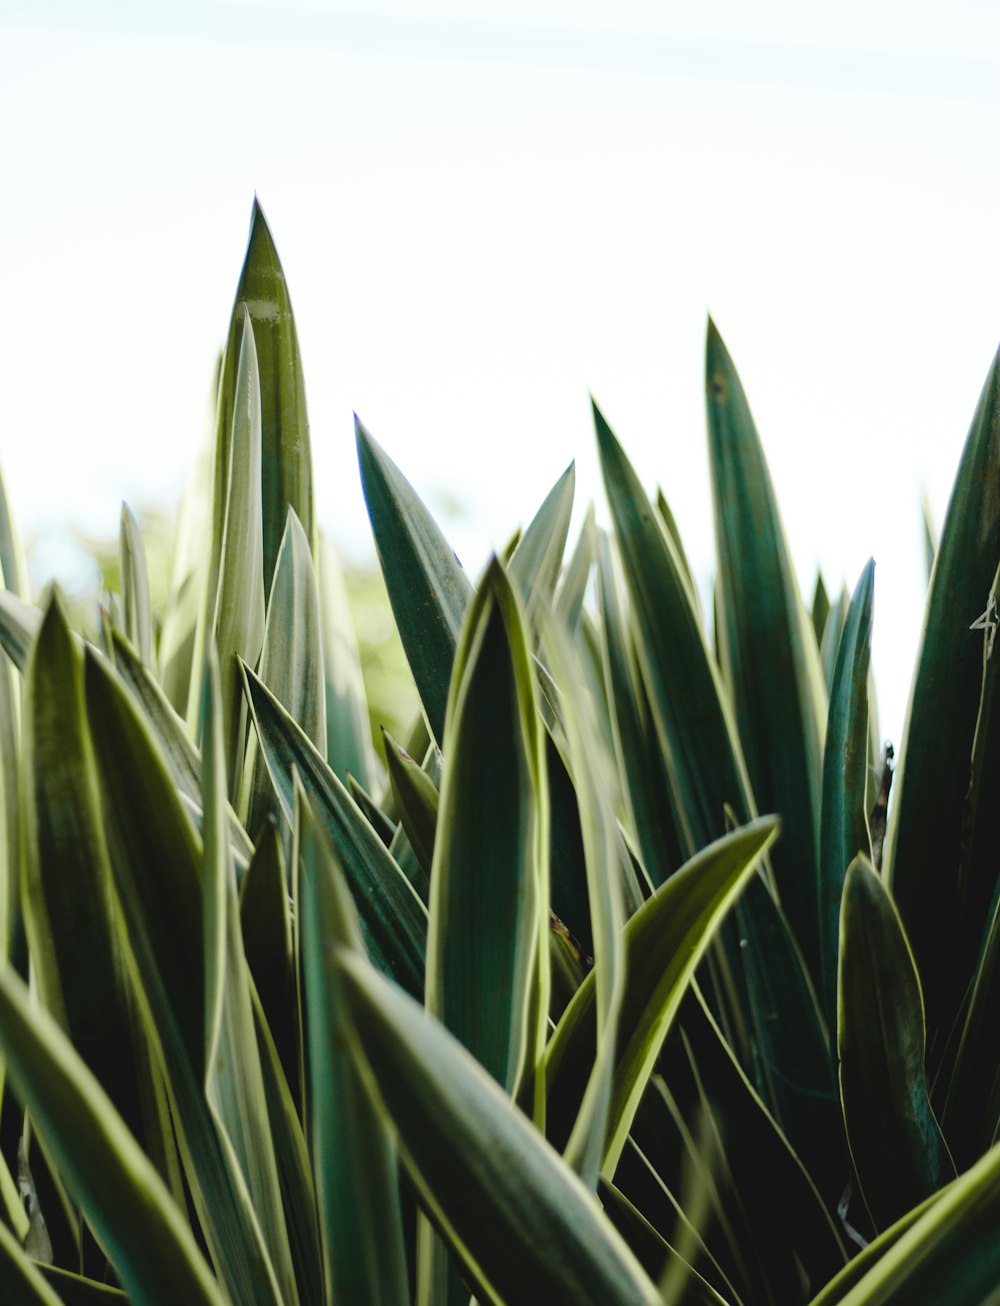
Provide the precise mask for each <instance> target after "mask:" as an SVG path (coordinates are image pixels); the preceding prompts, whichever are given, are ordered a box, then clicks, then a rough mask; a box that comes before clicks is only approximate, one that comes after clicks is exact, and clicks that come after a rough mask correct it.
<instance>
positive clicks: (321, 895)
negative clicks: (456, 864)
mask: <svg viewBox="0 0 1000 1306" xmlns="http://www.w3.org/2000/svg"><path fill="white" fill-rule="evenodd" d="M296 821H297V832H296V833H297V853H298V874H299V894H298V901H299V904H300V909H301V926H300V930H301V935H300V947H301V956H302V972H303V983H304V1000H305V1009H306V1032H307V1043H308V1053H309V1055H308V1062H309V1074H310V1082H311V1091H310V1101H311V1110H310V1120H311V1128H312V1144H313V1168H314V1172H315V1175H316V1186H317V1197H318V1202H319V1214H320V1221H321V1225H322V1229H323V1234H324V1239H323V1241H324V1246H325V1249H326V1275H327V1296H328V1300H332V1301H345V1302H353V1301H356V1302H371V1303H372V1304H373V1306H375V1304H376V1303H384V1306H395V1304H396V1303H397V1302H398V1303H402V1302H406V1301H407V1300H409V1292H408V1287H407V1267H406V1252H405V1247H404V1242H403V1226H402V1214H401V1207H400V1197H399V1180H398V1174H397V1168H396V1158H395V1155H394V1152H393V1149H392V1146H391V1143H390V1141H389V1135H388V1132H387V1130H386V1126H385V1122H384V1120H383V1119H382V1117H381V1116H380V1115H379V1113H378V1111H377V1108H376V1107H375V1106H374V1105H373V1103H372V1102H371V1100H370V1098H369V1096H368V1094H367V1093H366V1091H365V1089H364V1087H363V1086H362V1083H361V1080H360V1076H359V1071H358V1068H357V1066H356V1064H355V1062H354V1061H353V1059H352V1058H351V1057H350V1056H349V1055H348V1053H347V1038H348V1034H347V1021H348V1010H349V1006H348V1002H347V1000H346V998H345V997H344V995H343V993H342V989H343V980H342V972H341V971H340V969H339V967H338V966H337V965H336V963H335V961H334V951H335V949H337V948H346V949H350V950H352V951H353V952H355V953H357V954H359V955H363V954H362V946H363V945H362V942H361V932H360V927H359V925H358V919H357V913H356V910H355V907H354V903H353V901H352V900H351V896H350V893H349V892H348V889H347V886H346V884H345V883H344V879H343V873H342V872H341V871H340V869H339V868H338V867H337V865H336V862H335V860H334V854H333V852H332V850H331V848H330V845H329V843H328V841H327V840H326V838H325V836H324V835H323V833H322V830H321V828H320V824H319V821H318V820H317V817H316V815H315V813H314V812H313V810H312V809H311V807H310V804H309V800H308V799H307V798H306V796H305V793H304V791H303V790H302V787H301V785H300V786H299V788H298V791H297V796H296Z"/></svg>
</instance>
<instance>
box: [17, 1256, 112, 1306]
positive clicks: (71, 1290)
mask: <svg viewBox="0 0 1000 1306" xmlns="http://www.w3.org/2000/svg"><path fill="white" fill-rule="evenodd" d="M38 1268H39V1270H40V1271H41V1273H42V1276H43V1277H44V1279H45V1281H46V1283H47V1284H48V1285H49V1287H50V1288H54V1289H55V1290H56V1291H57V1292H58V1294H59V1300H60V1302H62V1304H63V1306H128V1297H127V1296H126V1295H125V1293H123V1292H121V1291H120V1290H119V1289H118V1288H111V1287H109V1286H108V1284H106V1283H97V1282H96V1281H95V1280H94V1279H87V1278H84V1276H83V1275H82V1274H73V1273H72V1272H71V1271H70V1270H60V1269H57V1267H56V1266H54V1265H39V1266H38Z"/></svg>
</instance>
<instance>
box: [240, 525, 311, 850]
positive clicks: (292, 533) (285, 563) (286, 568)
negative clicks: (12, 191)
mask: <svg viewBox="0 0 1000 1306" xmlns="http://www.w3.org/2000/svg"><path fill="white" fill-rule="evenodd" d="M260 677H261V679H262V680H263V681H264V683H265V684H266V685H268V686H269V687H270V689H271V692H272V693H273V694H274V696H275V697H276V698H277V699H278V701H279V702H280V703H281V705H282V706H283V707H284V708H285V710H286V711H287V712H288V713H289V715H290V716H291V717H292V718H293V719H294V720H295V721H297V722H298V724H299V725H300V726H301V727H302V729H303V730H304V731H305V732H306V734H307V735H308V736H309V738H310V739H311V740H312V741H313V743H314V744H315V745H316V747H317V748H318V749H319V751H320V752H321V753H323V754H324V755H325V754H326V688H325V684H324V679H323V648H322V643H321V623H320V607H319V591H318V589H317V586H316V574H315V572H314V571H313V564H312V557H311V555H310V552H309V541H308V540H307V539H306V535H305V531H304V530H303V529H302V525H301V523H300V522H299V519H298V517H296V515H295V510H294V508H289V510H288V520H287V522H286V524H285V533H284V535H283V536H282V540H281V548H280V550H279V551H278V561H277V564H276V566H275V569H274V580H273V581H272V583H271V594H270V598H269V599H268V603H267V621H266V624H265V626H264V643H263V648H262V650H261V655H260ZM244 782H245V783H246V784H247V785H248V791H247V794H246V804H245V805H246V810H247V812H248V813H249V820H248V821H247V828H248V829H250V830H252V831H256V830H257V828H258V827H259V825H260V823H261V821H263V820H264V818H265V816H267V815H268V813H269V811H270V810H271V805H272V803H274V802H275V800H274V798H273V794H272V790H271V785H270V781H269V780H268V778H267V768H266V766H265V765H264V763H263V761H262V760H261V759H260V758H259V756H258V754H257V747H256V744H255V742H254V738H253V737H252V738H251V741H250V745H249V746H248V748H247V763H246V770H245V773H244Z"/></svg>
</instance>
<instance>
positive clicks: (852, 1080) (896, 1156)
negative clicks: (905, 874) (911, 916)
mask: <svg viewBox="0 0 1000 1306" xmlns="http://www.w3.org/2000/svg"><path fill="white" fill-rule="evenodd" d="M840 930H841V935H840V974H839V984H838V1002H839V1021H838V1028H837V1042H838V1046H839V1052H840V1090H841V1096H842V1098H843V1103H844V1118H845V1120H846V1121H847V1137H848V1141H849V1143H850V1147H851V1156H852V1158H853V1160H854V1168H855V1171H856V1173H857V1176H858V1182H859V1183H860V1186H861V1193H862V1196H863V1197H864V1200H865V1205H866V1206H867V1207H868V1210H869V1213H870V1214H871V1217H872V1220H873V1221H874V1224H875V1227H876V1228H877V1229H886V1228H888V1227H889V1225H891V1224H892V1223H893V1221H895V1220H898V1219H899V1218H900V1217H901V1216H903V1215H905V1213H906V1212H907V1211H908V1210H909V1209H910V1208H911V1207H913V1206H916V1205H917V1203H918V1202H921V1201H923V1199H924V1198H925V1197H929V1196H930V1195H931V1194H932V1193H933V1192H935V1191H936V1190H937V1189H939V1188H941V1187H942V1186H943V1185H944V1184H946V1183H947V1182H948V1180H949V1179H953V1178H954V1176H955V1166H954V1163H953V1162H952V1159H951V1156H950V1154H949V1152H948V1146H947V1144H946V1143H945V1141H944V1136H943V1135H942V1133H941V1130H940V1127H939V1126H938V1123H937V1120H936V1119H935V1118H934V1112H933V1111H932V1110H931V1104H930V1100H929V1099H928V1096H927V1081H926V1078H925V1074H924V1015H923V1003H922V1000H921V996H920V981H919V979H918V978H917V971H916V967H915V966H914V962H913V957H912V954H911V953H910V949H909V945H908V944H907V941H906V935H905V933H904V931H903V927H902V924H901V923H900V920H899V915H898V913H897V911H896V908H895V907H894V905H893V903H892V899H891V898H890V897H889V894H888V892H887V890H886V888H885V886H884V885H883V884H882V881H881V880H880V879H879V877H878V875H877V874H876V873H875V871H874V870H873V869H872V865H871V862H870V861H869V860H868V858H867V857H865V856H864V855H863V854H861V855H859V856H857V857H855V858H854V860H853V861H852V862H851V864H850V866H849V867H848V869H847V876H846V879H845V881H844V901H843V908H842V913H841V926H840Z"/></svg>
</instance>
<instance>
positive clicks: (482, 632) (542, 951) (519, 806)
mask: <svg viewBox="0 0 1000 1306" xmlns="http://www.w3.org/2000/svg"><path fill="white" fill-rule="evenodd" d="M442 751H443V754H444V763H443V767H442V783H441V805H440V811H439V814H438V823H437V837H436V840H435V844H434V869H433V871H432V873H431V890H430V894H431V896H430V928H429V932H428V938H427V986H426V1002H427V1009H428V1010H429V1011H430V1012H432V1013H433V1014H434V1015H436V1016H437V1017H438V1018H439V1019H440V1020H441V1021H442V1023H443V1024H444V1025H445V1026H446V1028H447V1029H449V1030H450V1031H451V1033H452V1034H454V1035H455V1037H456V1038H457V1039H458V1040H459V1042H461V1043H462V1044H463V1045H464V1046H465V1047H467V1048H468V1049H469V1051H470V1052H471V1053H472V1054H473V1056H475V1057H476V1059H477V1060H478V1061H479V1062H480V1064H481V1065H483V1066H484V1067H485V1068H486V1069H487V1070H488V1071H489V1072H490V1074H491V1075H493V1077H494V1078H495V1079H496V1080H497V1082H498V1083H499V1084H500V1085H501V1086H502V1087H503V1088H504V1089H505V1090H506V1091H507V1092H508V1093H510V1094H512V1095H514V1094H516V1092H517V1089H518V1085H519V1083H520V1082H521V1079H522V1076H523V1075H524V1074H525V1073H531V1072H532V1071H533V1069H534V1066H535V1064H536V1061H537V1059H538V1057H539V1056H540V1055H541V1048H542V1045H543V1043H544V1028H545V1025H544V1022H545V1016H546V1014H547V1011H548V984H547V970H548V967H547V962H548V914H547V904H548V861H547V853H548V824H547V820H548V812H547V803H546V790H545V771H544V752H543V747H542V737H541V722H540V720H539V718H538V712H537V706H536V702H535V678H534V673H533V670H532V665H531V655H530V653H529V650H528V646H527V642H526V636H525V631H524V618H523V616H522V613H521V610H520V604H519V602H518V600H517V599H516V598H515V595H514V591H513V589H512V588H511V585H510V582H509V581H508V580H507V577H506V575H505V574H504V572H503V569H502V566H501V564H500V563H499V562H498V561H497V560H496V559H495V558H494V560H493V561H492V562H491V563H490V565H489V567H488V568H487V570H486V574H485V576H484V578H483V581H482V583H481V585H480V587H479V592H478V593H477V595H476V597H475V599H474V600H473V602H472V605H471V607H470V608H469V611H468V614H467V617H466V621H465V625H464V627H463V631H462V636H461V640H460V643H459V648H458V652H457V655H456V658H455V669H454V676H453V678H452V687H451V694H450V696H449V700H448V713H447V717H446V721H445V737H444V742H443V745H442Z"/></svg>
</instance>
